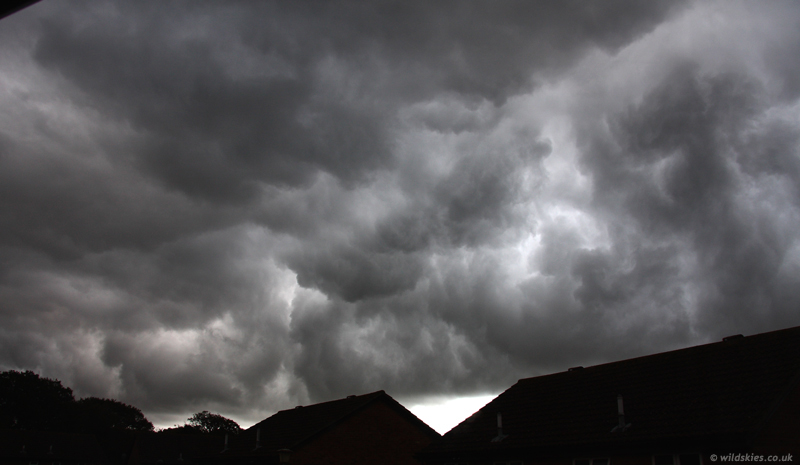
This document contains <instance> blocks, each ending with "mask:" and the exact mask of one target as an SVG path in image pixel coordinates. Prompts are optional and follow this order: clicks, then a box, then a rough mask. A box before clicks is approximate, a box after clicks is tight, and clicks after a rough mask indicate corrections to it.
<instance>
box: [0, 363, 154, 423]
mask: <svg viewBox="0 0 800 465" xmlns="http://www.w3.org/2000/svg"><path fill="white" fill-rule="evenodd" d="M0 428H13V429H27V430H41V431H70V432H71V431H80V432H91V433H99V432H103V431H108V430H133V431H152V430H153V424H152V423H150V422H149V421H148V420H147V418H145V416H144V414H143V413H142V411H141V410H139V409H138V408H136V407H134V406H132V405H127V404H124V403H122V402H119V401H116V400H113V399H100V398H97V397H87V398H84V399H81V400H78V401H76V400H75V396H74V395H73V393H72V389H70V388H68V387H65V386H63V385H62V384H61V381H58V380H55V379H49V378H43V377H40V376H39V375H38V374H36V373H34V372H32V371H24V372H19V371H14V370H10V371H4V372H1V373H0Z"/></svg>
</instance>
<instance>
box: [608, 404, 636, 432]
mask: <svg viewBox="0 0 800 465" xmlns="http://www.w3.org/2000/svg"><path fill="white" fill-rule="evenodd" d="M617 419H618V420H619V423H618V424H617V426H615V427H614V429H612V430H611V432H612V433H616V432H618V431H619V432H622V431H625V430H627V429H628V428H630V427H631V424H630V423H625V407H624V405H623V403H622V395H621V394H620V395H618V396H617Z"/></svg>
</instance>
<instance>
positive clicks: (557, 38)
mask: <svg viewBox="0 0 800 465" xmlns="http://www.w3.org/2000/svg"><path fill="white" fill-rule="evenodd" d="M798 24H800V5H799V4H798V3H797V2H795V1H777V0H776V1H769V2H763V1H750V2H747V1H744V2H740V1H736V0H724V1H698V2H695V1H685V2H682V1H670V2H658V1H646V2H645V1H630V2H628V1H603V2H596V1H558V2H550V1H547V2H543V1H542V2H535V1H524V2H523V1H519V2H517V1H491V2H490V1H484V2H476V1H452V2H447V1H436V2H429V1H419V2H414V1H410V2H409V1H402V2H385V1H376V2H345V1H341V2H339V1H334V2H330V1H320V2H311V1H300V2H277V3H269V2H233V1H230V2H202V1H192V2H181V1H173V2H161V1H150V2H147V1H144V2H142V1H137V2H124V1H114V2H103V1H86V2H83V1H54V0H43V1H41V2H40V3H38V4H35V5H33V6H31V7H29V8H27V9H25V10H23V11H21V12H19V13H17V14H14V15H12V16H10V17H7V18H5V19H3V20H2V21H0V369H3V370H7V369H17V370H20V369H31V370H35V371H37V372H38V373H40V374H42V375H43V376H48V377H53V378H58V379H60V380H61V381H63V382H64V384H65V385H68V386H71V387H72V388H74V389H75V391H76V394H77V395H78V396H101V397H113V398H116V399H119V400H121V401H124V402H127V403H130V404H133V405H135V406H137V407H139V408H141V409H142V410H143V411H144V412H145V414H146V415H147V416H148V418H149V419H151V420H152V421H153V422H154V423H156V424H160V425H171V424H175V423H182V421H183V420H185V419H186V418H187V417H188V416H189V415H190V414H192V413H194V412H197V411H200V410H211V411H215V412H219V413H222V414H224V415H226V416H229V417H231V418H234V419H236V420H238V421H240V422H241V423H242V424H243V425H246V426H247V425H250V424H252V423H253V422H255V421H258V420H261V419H263V418H264V417H266V416H267V415H270V414H271V413H273V412H275V411H276V410H279V409H284V408H290V407H293V406H295V405H297V404H309V403H315V402H320V401H325V400H330V399H335V398H340V397H344V396H346V395H349V394H362V393H366V392H371V391H376V390H379V389H383V390H385V391H387V392H388V393H389V394H390V395H391V396H393V397H394V398H396V399H398V400H399V401H401V402H402V403H404V404H405V405H407V406H410V405H417V404H420V403H425V402H429V403H430V402H437V401H441V400H444V399H449V398H456V397H462V396H474V395H479V394H492V393H498V392H500V391H502V390H504V389H506V388H508V387H509V386H510V385H511V384H513V383H514V382H515V381H516V380H517V379H519V378H524V377H530V376H536V375H540V374H545V373H551V372H554V371H560V370H564V369H566V368H568V367H571V366H577V365H583V366H587V365H592V364H597V363H602V362H606V361H614V360H620V359H625V358H630V357H634V356H639V355H645V354H650V353H655V352H660V351H665V350H670V349H675V348H680V347H686V346H690V345H695V344H700V343H705V342H710V341H716V340H719V339H720V338H722V337H723V336H727V335H731V334H737V333H742V334H745V335H748V334H754V333H759V332H764V331H769V330H775V329H780V328H784V327H790V326H796V325H800V60H798V59H797V57H799V56H800V27H798ZM466 413H471V412H466ZM466 413H465V416H466Z"/></svg>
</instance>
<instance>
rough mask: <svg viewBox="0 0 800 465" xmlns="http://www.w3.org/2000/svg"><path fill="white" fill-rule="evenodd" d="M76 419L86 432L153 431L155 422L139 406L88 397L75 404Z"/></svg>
mask: <svg viewBox="0 0 800 465" xmlns="http://www.w3.org/2000/svg"><path fill="white" fill-rule="evenodd" d="M75 407H76V408H75V410H76V420H77V422H78V424H79V425H80V426H79V427H80V429H81V430H83V431H86V432H100V431H105V430H111V429H117V430H132V431H153V424H152V423H150V421H148V420H147V418H145V416H144V414H143V413H142V411H141V410H139V409H138V408H136V407H134V406H132V405H128V404H123V403H122V402H119V401H116V400H113V399H100V398H98V397H87V398H84V399H81V400H79V401H78V402H77V403H76V406H75Z"/></svg>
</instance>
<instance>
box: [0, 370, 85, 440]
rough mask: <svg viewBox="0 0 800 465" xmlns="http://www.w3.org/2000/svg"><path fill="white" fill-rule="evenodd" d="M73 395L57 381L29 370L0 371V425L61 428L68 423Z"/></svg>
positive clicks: (73, 401) (71, 410)
mask: <svg viewBox="0 0 800 465" xmlns="http://www.w3.org/2000/svg"><path fill="white" fill-rule="evenodd" d="M74 404H75V397H74V396H73V394H72V389H70V388H68V387H64V386H62V385H61V381H58V380H55V379H49V378H41V377H39V375H37V374H36V373H34V372H32V371H24V372H20V371H14V370H10V371H4V372H2V373H0V428H16V429H36V430H43V431H65V430H68V429H70V427H71V426H72V420H73V415H74V410H73V407H74Z"/></svg>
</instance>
